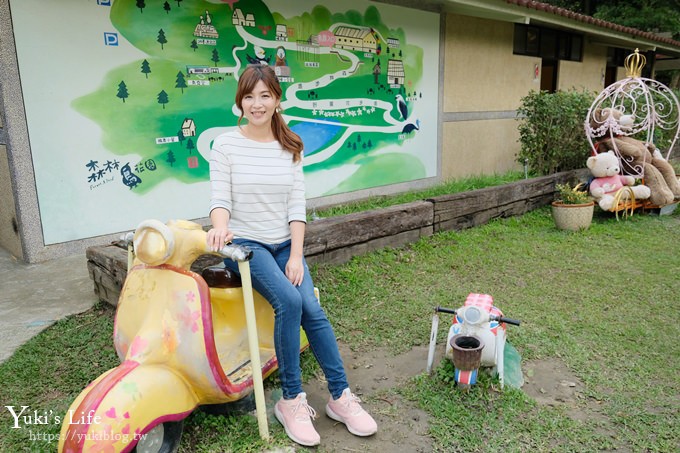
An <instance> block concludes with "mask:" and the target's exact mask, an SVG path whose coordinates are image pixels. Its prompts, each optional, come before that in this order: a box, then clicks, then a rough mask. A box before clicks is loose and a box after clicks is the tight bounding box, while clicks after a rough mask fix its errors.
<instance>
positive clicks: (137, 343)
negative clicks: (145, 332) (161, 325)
mask: <svg viewBox="0 0 680 453" xmlns="http://www.w3.org/2000/svg"><path fill="white" fill-rule="evenodd" d="M148 345H149V342H148V341H147V340H145V339H144V338H142V337H140V336H139V335H137V336H136V337H135V339H134V340H132V344H131V345H130V357H135V356H137V355H139V354H140V353H141V352H143V351H144V350H145V349H146V347H147V346H148Z"/></svg>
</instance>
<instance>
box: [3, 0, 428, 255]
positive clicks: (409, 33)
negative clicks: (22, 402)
mask: <svg viewBox="0 0 680 453" xmlns="http://www.w3.org/2000/svg"><path fill="white" fill-rule="evenodd" d="M10 7H11V12H12V18H13V23H14V28H15V36H16V42H17V54H18V57H19V66H20V70H21V77H22V87H23V89H24V98H25V104H26V112H27V118H28V124H29V131H30V136H31V137H30V142H31V150H32V153H33V160H34V167H35V174H36V184H37V186H38V194H39V201H40V209H41V218H42V220H43V231H44V235H45V242H46V244H50V243H57V242H63V241H68V240H74V239H80V238H85V237H92V236H96V235H100V234H108V233H113V232H116V231H123V230H127V229H132V228H134V227H135V226H136V225H137V223H139V222H140V221H141V220H143V219H146V218H158V219H160V220H163V221H165V220H167V219H169V218H200V217H205V216H206V215H207V206H208V201H209V174H208V157H209V152H210V146H211V143H212V140H213V139H214V138H215V137H217V136H218V135H219V134H221V133H223V132H225V131H227V130H229V129H232V128H234V127H236V123H237V120H238V117H239V111H238V109H237V108H236V107H235V106H234V105H233V99H234V94H235V90H236V84H237V81H238V76H239V74H240V73H241V72H242V71H243V69H244V68H245V66H246V65H248V64H262V65H270V66H272V67H273V68H274V70H275V71H276V74H277V75H278V77H279V80H280V82H281V85H282V87H283V91H284V98H283V102H282V108H283V114H284V117H285V118H286V120H287V121H288V123H289V125H290V126H291V128H292V129H293V130H294V131H295V132H297V133H298V134H299V135H300V136H301V137H302V139H303V141H304V143H305V157H304V163H305V178H306V182H307V197H308V198H319V197H326V196H329V195H338V194H345V193H351V192H354V191H358V190H364V189H371V188H375V187H382V186H389V185H393V184H398V183H408V182H410V181H418V180H422V179H425V178H432V177H435V176H436V172H437V141H436V140H437V97H438V60H439V55H438V52H439V44H438V43H439V17H438V15H436V14H433V13H426V12H421V11H415V10H410V9H405V8H401V7H394V6H390V5H383V4H374V3H369V2H366V1H359V0H348V1H343V2H328V3H327V4H322V3H319V2H318V1H316V2H315V1H304V0H296V1H295V2H291V1H259V0H241V1H238V0H212V1H208V0H174V1H170V0H168V1H160V0H116V1H105V0H89V1H86V0H80V1H77V0H64V1H60V2H47V3H46V2H43V1H39V0H12V1H11V3H10ZM55 17H59V18H64V20H61V19H60V20H59V21H55V20H53V19H54V18H55Z"/></svg>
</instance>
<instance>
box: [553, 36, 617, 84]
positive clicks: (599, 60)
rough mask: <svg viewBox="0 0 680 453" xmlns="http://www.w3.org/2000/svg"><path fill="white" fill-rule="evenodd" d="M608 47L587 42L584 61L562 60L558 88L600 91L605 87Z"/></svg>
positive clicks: (584, 49)
mask: <svg viewBox="0 0 680 453" xmlns="http://www.w3.org/2000/svg"><path fill="white" fill-rule="evenodd" d="M606 67H607V48H606V47H604V46H595V45H592V44H588V43H586V44H585V45H584V48H583V61H560V65H559V76H558V78H557V89H559V90H569V89H571V88H573V89H576V90H582V89H585V90H588V91H593V92H596V93H599V92H600V91H602V89H603V88H604V73H605V70H606Z"/></svg>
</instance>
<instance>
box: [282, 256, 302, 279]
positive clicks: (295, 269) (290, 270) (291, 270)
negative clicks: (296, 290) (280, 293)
mask: <svg viewBox="0 0 680 453" xmlns="http://www.w3.org/2000/svg"><path fill="white" fill-rule="evenodd" d="M304 275H305V267H304V265H303V264H302V258H294V257H292V256H291V257H290V258H289V259H288V262H287V263H286V278H288V280H289V281H290V282H291V283H292V284H293V285H295V286H300V285H301V284H302V278H303V277H304Z"/></svg>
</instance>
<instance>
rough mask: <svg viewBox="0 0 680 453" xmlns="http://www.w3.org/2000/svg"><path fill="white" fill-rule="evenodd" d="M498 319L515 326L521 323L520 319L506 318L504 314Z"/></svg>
mask: <svg viewBox="0 0 680 453" xmlns="http://www.w3.org/2000/svg"><path fill="white" fill-rule="evenodd" d="M497 320H498V322H504V323H506V324H512V325H513V326H519V324H520V320H519V319H511V318H505V317H503V316H499V317H498V319H497Z"/></svg>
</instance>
